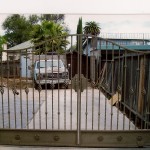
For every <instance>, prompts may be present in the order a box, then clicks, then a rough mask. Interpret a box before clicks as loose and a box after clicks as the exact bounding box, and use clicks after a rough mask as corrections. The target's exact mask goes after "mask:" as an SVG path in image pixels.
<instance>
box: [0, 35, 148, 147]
mask: <svg viewBox="0 0 150 150" xmlns="http://www.w3.org/2000/svg"><path fill="white" fill-rule="evenodd" d="M59 38H60V39H65V40H67V41H68V43H69V44H68V45H67V46H65V47H64V48H63V50H62V46H61V45H60V43H53V42H52V40H49V41H45V42H42V43H39V44H38V45H37V44H36V45H35V46H33V47H28V48H26V49H21V48H20V49H19V50H4V51H2V52H1V61H0V68H1V69H0V144H2V145H28V146H29V145H40V146H41V145H43V146H81V147H82V146H84V147H146V146H150V130H149V129H150V99H149V98H150V59H149V57H150V53H148V52H140V51H135V50H130V49H127V48H126V47H123V46H121V45H118V44H116V43H114V42H112V41H109V40H107V39H103V38H100V37H94V36H93V37H89V36H87V35H69V36H67V37H59ZM76 40H77V42H76ZM50 44H51V45H50ZM75 44H76V45H77V46H76V47H74V46H73V45H75ZM50 49H53V51H50ZM60 49H61V50H60ZM54 50H55V51H54Z"/></svg>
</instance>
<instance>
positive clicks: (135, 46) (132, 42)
mask: <svg viewBox="0 0 150 150" xmlns="http://www.w3.org/2000/svg"><path fill="white" fill-rule="evenodd" d="M107 40H109V41H112V42H114V43H116V44H118V45H121V46H124V47H126V48H128V49H132V50H139V51H150V39H138V38H132V39H131V38H130V39H126V38H123V39H120V38H107ZM109 41H108V42H106V41H105V40H103V39H100V38H97V39H96V40H95V41H94V42H92V39H91V38H89V39H88V42H87V41H85V42H84V44H83V53H84V54H87V53H88V55H89V56H93V55H94V56H97V55H98V54H99V53H100V50H101V54H103V53H106V50H108V52H109V51H112V50H114V51H115V53H118V50H119V46H114V47H113V46H112V44H111V42H109ZM120 49H121V48H120Z"/></svg>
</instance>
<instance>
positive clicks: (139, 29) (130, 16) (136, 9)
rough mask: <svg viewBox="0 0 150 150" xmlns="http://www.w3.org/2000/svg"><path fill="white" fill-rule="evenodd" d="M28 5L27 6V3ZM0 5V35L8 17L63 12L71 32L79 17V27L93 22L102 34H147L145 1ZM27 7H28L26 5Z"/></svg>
mask: <svg viewBox="0 0 150 150" xmlns="http://www.w3.org/2000/svg"><path fill="white" fill-rule="evenodd" d="M28 2H30V3H28ZM2 4H3V5H0V35H3V34H4V31H3V30H2V26H1V25H2V23H3V21H4V20H5V19H6V17H7V16H8V15H9V14H13V13H18V14H32V13H53V14H54V13H55V14H56V13H57V14H58V13H63V14H66V15H65V16H66V18H65V22H66V24H67V25H68V27H69V29H70V30H71V33H73V34H74V33H76V27H77V23H78V20H79V17H82V21H83V26H84V25H85V22H87V21H96V22H97V23H99V25H100V27H101V32H102V33H106V32H107V33H150V9H149V8H150V7H149V6H150V1H149V0H94V1H92V0H63V2H62V0H54V1H53V3H50V1H49V0H38V1H37V0H36V1H35V0H32V1H31V0H25V1H23V0H22V1H17V0H13V1H10V0H5V1H4V2H2ZM29 4H30V5H29Z"/></svg>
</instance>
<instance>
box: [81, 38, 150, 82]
mask: <svg viewBox="0 0 150 150" xmlns="http://www.w3.org/2000/svg"><path fill="white" fill-rule="evenodd" d="M112 43H114V45H113V44H112ZM121 46H123V47H126V48H127V49H130V50H137V51H150V38H149V39H141V38H139V39H138V38H129V39H127V38H123V39H121V38H108V37H107V39H105V38H104V39H103V38H100V37H96V38H90V37H89V38H88V39H86V41H84V43H83V45H82V48H83V54H85V55H88V56H90V61H91V64H92V66H90V68H91V70H90V76H91V77H92V79H93V80H95V79H96V78H95V76H96V72H97V70H96V68H98V65H99V64H98V63H99V60H100V59H101V62H103V61H106V59H107V61H109V60H112V54H113V55H114V57H118V56H119V55H122V54H123V51H122V50H123V49H124V48H121ZM102 65H103V64H102Z"/></svg>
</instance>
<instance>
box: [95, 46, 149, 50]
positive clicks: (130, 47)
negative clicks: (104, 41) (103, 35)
mask: <svg viewBox="0 0 150 150" xmlns="http://www.w3.org/2000/svg"><path fill="white" fill-rule="evenodd" d="M123 46H125V47H126V48H128V49H133V50H150V45H123ZM100 49H101V50H106V49H107V50H113V49H114V50H119V46H112V45H107V47H106V45H101V47H100V46H99V47H97V50H100ZM120 49H121V48H120Z"/></svg>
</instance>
